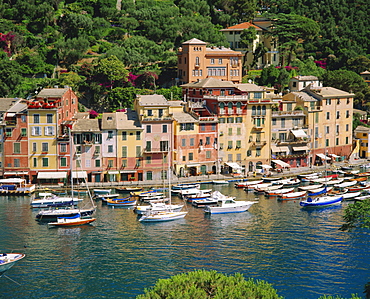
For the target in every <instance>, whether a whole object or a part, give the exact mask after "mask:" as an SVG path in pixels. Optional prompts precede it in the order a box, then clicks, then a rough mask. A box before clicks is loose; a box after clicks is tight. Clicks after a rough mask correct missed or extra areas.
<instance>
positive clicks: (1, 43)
mask: <svg viewBox="0 0 370 299" xmlns="http://www.w3.org/2000/svg"><path fill="white" fill-rule="evenodd" d="M14 38H15V35H14V34H12V32H8V33H6V34H4V33H0V47H1V48H2V49H3V51H4V52H5V53H6V54H7V55H8V56H9V57H10V56H11V55H12V51H11V46H12V41H13V40H14Z"/></svg>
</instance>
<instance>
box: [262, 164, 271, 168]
mask: <svg viewBox="0 0 370 299" xmlns="http://www.w3.org/2000/svg"><path fill="white" fill-rule="evenodd" d="M261 166H262V168H267V169H269V168H272V166H270V165H266V164H262V165H261Z"/></svg>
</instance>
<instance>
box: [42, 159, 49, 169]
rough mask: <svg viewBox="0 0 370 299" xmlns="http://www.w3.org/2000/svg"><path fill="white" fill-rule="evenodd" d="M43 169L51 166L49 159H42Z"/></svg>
mask: <svg viewBox="0 0 370 299" xmlns="http://www.w3.org/2000/svg"><path fill="white" fill-rule="evenodd" d="M41 160H42V167H48V166H49V158H42V159H41Z"/></svg>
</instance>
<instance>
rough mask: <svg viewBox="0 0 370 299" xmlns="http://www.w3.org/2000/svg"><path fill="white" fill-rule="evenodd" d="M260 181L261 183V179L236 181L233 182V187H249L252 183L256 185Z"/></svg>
mask: <svg viewBox="0 0 370 299" xmlns="http://www.w3.org/2000/svg"><path fill="white" fill-rule="evenodd" d="M261 183H263V181H262V180H258V181H248V182H238V183H235V188H247V187H251V186H253V185H257V184H261Z"/></svg>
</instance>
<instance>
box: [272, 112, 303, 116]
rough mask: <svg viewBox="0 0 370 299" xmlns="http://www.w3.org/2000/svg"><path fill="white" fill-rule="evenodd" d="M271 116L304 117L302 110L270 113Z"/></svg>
mask: <svg viewBox="0 0 370 299" xmlns="http://www.w3.org/2000/svg"><path fill="white" fill-rule="evenodd" d="M272 116H273V117H277V116H285V117H286V116H304V112H303V111H302V110H296V111H272Z"/></svg>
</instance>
